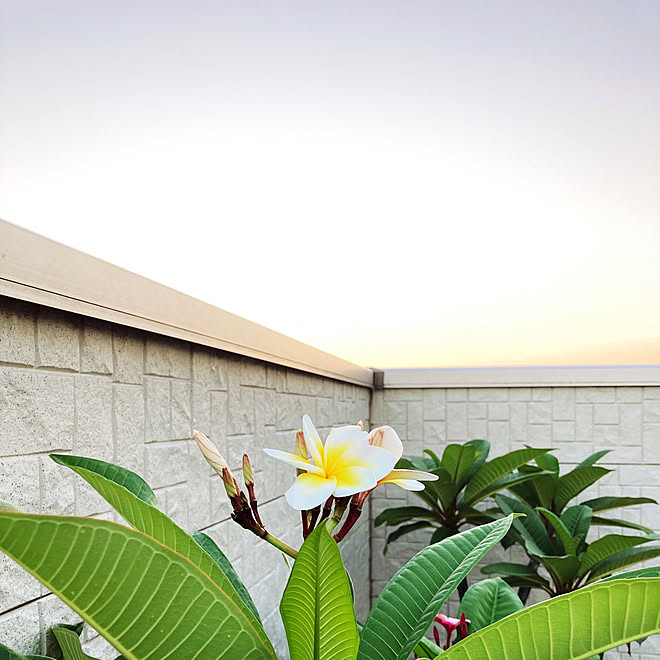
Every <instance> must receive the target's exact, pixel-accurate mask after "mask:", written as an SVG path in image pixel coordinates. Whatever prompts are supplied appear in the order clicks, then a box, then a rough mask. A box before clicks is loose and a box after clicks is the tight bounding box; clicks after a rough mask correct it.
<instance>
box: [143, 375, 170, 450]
mask: <svg viewBox="0 0 660 660" xmlns="http://www.w3.org/2000/svg"><path fill="white" fill-rule="evenodd" d="M144 394H145V398H146V434H147V435H146V439H147V442H165V441H167V440H170V439H171V438H172V429H171V426H170V412H171V411H170V408H171V403H170V381H169V380H165V379H161V378H146V379H145V383H144Z"/></svg>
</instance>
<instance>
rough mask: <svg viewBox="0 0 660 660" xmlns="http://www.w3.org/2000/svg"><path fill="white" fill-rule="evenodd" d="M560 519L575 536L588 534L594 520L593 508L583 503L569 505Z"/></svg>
mask: <svg viewBox="0 0 660 660" xmlns="http://www.w3.org/2000/svg"><path fill="white" fill-rule="evenodd" d="M560 519H561V521H562V523H563V524H564V526H565V527H566V529H567V530H568V533H569V534H570V535H571V536H572V537H573V538H576V537H577V536H581V535H583V536H586V535H587V532H588V531H589V526H590V525H591V522H592V520H593V518H592V515H591V509H590V508H589V507H588V506H583V505H581V504H576V505H575V506H571V507H568V509H566V511H564V513H562V514H561V516H560ZM576 545H577V544H576Z"/></svg>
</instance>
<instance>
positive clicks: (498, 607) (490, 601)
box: [460, 578, 523, 631]
mask: <svg viewBox="0 0 660 660" xmlns="http://www.w3.org/2000/svg"><path fill="white" fill-rule="evenodd" d="M522 608H523V604H522V602H521V601H520V598H518V595H517V594H516V592H515V591H514V590H513V589H512V588H511V587H510V586H509V585H508V584H507V583H506V582H505V581H504V580H502V579H501V578H491V579H489V580H482V581H481V582H476V583H475V584H473V585H472V586H471V587H470V588H469V589H468V590H467V591H466V592H465V596H463V598H462V599H461V606H460V609H461V612H465V617H466V618H467V619H469V620H470V622H471V623H470V631H475V630H481V629H482V628H485V627H486V626H489V625H490V624H491V623H495V622H496V621H499V620H500V619H503V618H504V617H505V616H509V614H513V613H514V612H518V611H519V610H522Z"/></svg>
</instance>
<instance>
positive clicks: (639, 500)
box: [582, 496, 657, 511]
mask: <svg viewBox="0 0 660 660" xmlns="http://www.w3.org/2000/svg"><path fill="white" fill-rule="evenodd" d="M582 504H583V505H584V506H588V507H589V508H590V509H591V510H592V511H609V510H610V509H619V508H621V507H623V506H635V505H636V504H657V502H656V501H655V500H652V499H651V498H650V497H613V496H609V497H597V498H596V499H594V500H588V501H587V502H582Z"/></svg>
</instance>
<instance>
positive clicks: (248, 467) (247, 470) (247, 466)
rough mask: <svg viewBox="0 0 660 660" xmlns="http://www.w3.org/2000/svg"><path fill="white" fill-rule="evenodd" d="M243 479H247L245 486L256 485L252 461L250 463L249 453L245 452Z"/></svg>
mask: <svg viewBox="0 0 660 660" xmlns="http://www.w3.org/2000/svg"><path fill="white" fill-rule="evenodd" d="M243 480H244V481H245V487H246V488H250V487H251V486H254V473H253V472H252V463H250V457H249V456H248V455H247V454H243Z"/></svg>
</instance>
